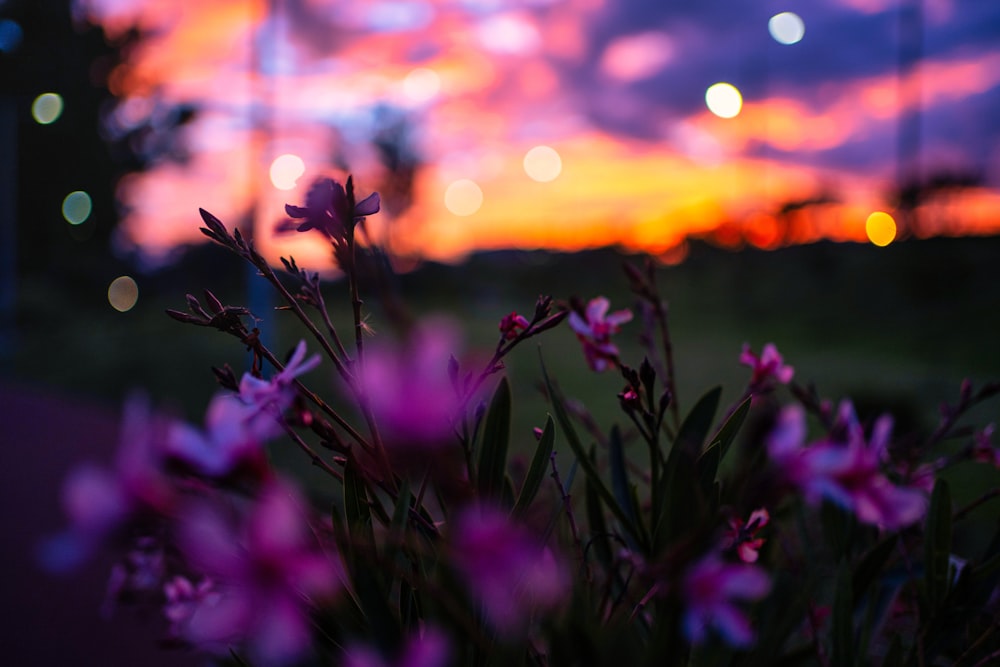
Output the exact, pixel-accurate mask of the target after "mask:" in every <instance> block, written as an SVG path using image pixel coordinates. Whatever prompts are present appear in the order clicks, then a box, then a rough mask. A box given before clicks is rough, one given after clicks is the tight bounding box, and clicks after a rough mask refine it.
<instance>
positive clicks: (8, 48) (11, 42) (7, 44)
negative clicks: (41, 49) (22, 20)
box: [0, 19, 24, 53]
mask: <svg viewBox="0 0 1000 667" xmlns="http://www.w3.org/2000/svg"><path fill="white" fill-rule="evenodd" d="M23 35H24V31H23V30H22V29H21V26H20V24H18V23H17V22H16V21H11V20H10V19H0V52H2V53H14V51H17V47H19V46H20V45H21V37H22V36H23Z"/></svg>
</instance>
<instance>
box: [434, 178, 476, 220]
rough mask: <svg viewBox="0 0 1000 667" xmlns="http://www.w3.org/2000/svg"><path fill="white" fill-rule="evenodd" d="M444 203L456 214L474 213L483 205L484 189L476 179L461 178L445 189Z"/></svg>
mask: <svg viewBox="0 0 1000 667" xmlns="http://www.w3.org/2000/svg"><path fill="white" fill-rule="evenodd" d="M444 205H445V208H447V209H448V210H449V211H451V212H452V213H453V214H455V215H458V216H463V217H464V216H467V215H472V214H473V213H475V212H476V211H478V210H479V208H480V207H481V206H482V205H483V191H482V189H481V188H480V187H479V185H477V184H476V182H475V181H471V180H469V179H467V178H460V179H458V180H457V181H454V182H452V183H451V185H449V186H448V189H447V190H445V193H444Z"/></svg>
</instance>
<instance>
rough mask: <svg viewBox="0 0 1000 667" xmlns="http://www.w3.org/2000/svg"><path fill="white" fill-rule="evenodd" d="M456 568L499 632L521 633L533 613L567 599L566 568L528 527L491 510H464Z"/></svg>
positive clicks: (456, 534) (456, 539)
mask: <svg viewBox="0 0 1000 667" xmlns="http://www.w3.org/2000/svg"><path fill="white" fill-rule="evenodd" d="M452 541H453V544H454V548H455V564H456V566H457V568H458V570H459V572H460V573H461V575H462V578H463V579H464V580H465V584H466V586H467V587H468V589H469V592H470V594H471V595H472V598H473V599H474V600H475V601H477V602H478V603H479V604H481V605H482V608H483V612H484V614H485V616H486V618H487V620H488V621H489V622H490V624H491V625H492V626H493V627H494V628H495V629H496V631H497V632H498V633H500V634H501V635H504V636H508V637H509V636H512V635H517V634H520V633H523V632H524V631H526V630H527V626H528V624H529V623H530V621H531V617H532V615H533V614H535V613H542V612H546V611H551V610H553V609H555V608H556V607H557V606H558V605H559V604H560V603H562V602H563V601H564V600H565V599H567V596H568V595H569V587H570V581H569V576H568V575H567V572H566V569H565V568H564V567H563V566H562V564H561V563H559V562H558V560H557V559H556V557H555V555H554V554H553V553H552V551H551V550H549V549H548V548H547V547H546V546H545V545H544V544H543V543H542V542H541V540H539V539H538V538H536V536H535V535H533V534H532V533H531V532H530V531H529V530H528V528H526V527H525V526H522V525H520V524H517V523H514V522H513V521H511V520H510V519H509V518H508V517H507V514H506V513H504V512H501V511H499V510H494V509H489V508H471V509H468V510H466V511H465V512H464V513H463V514H462V515H461V516H459V517H458V520H457V521H456V522H455V525H454V526H453V531H452Z"/></svg>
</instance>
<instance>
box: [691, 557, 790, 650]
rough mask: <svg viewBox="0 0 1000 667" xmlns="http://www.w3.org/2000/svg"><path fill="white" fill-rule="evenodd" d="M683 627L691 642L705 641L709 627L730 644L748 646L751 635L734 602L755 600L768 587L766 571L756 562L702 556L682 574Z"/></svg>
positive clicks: (747, 623) (769, 588) (764, 593)
mask: <svg viewBox="0 0 1000 667" xmlns="http://www.w3.org/2000/svg"><path fill="white" fill-rule="evenodd" d="M681 590H682V594H683V596H684V603H685V611H684V621H683V622H684V630H685V632H686V633H687V636H688V639H689V640H691V642H693V643H695V644H698V643H701V642H702V641H704V640H705V637H706V634H707V631H708V629H709V628H713V629H715V630H716V631H718V632H719V634H720V635H721V636H722V638H723V639H724V640H725V641H726V643H728V644H731V645H732V646H749V645H750V644H751V643H753V639H754V634H753V630H752V629H751V628H750V621H749V620H748V619H747V617H746V616H745V615H744V613H743V612H742V611H741V610H740V609H739V607H737V606H736V604H735V602H737V601H747V602H750V601H754V600H759V599H761V598H763V597H764V596H765V595H767V594H768V592H770V590H771V580H770V577H768V575H767V573H766V572H765V571H764V570H763V569H761V568H760V567H757V566H755V565H745V564H743V563H727V562H725V561H723V560H722V559H721V558H719V556H718V555H717V554H715V553H710V554H709V555H707V556H705V557H704V558H702V559H701V560H700V561H698V562H697V563H695V564H694V565H693V566H692V567H691V569H690V570H688V572H687V573H686V574H685V576H684V581H683V583H682V585H681Z"/></svg>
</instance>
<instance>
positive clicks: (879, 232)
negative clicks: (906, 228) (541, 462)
mask: <svg viewBox="0 0 1000 667" xmlns="http://www.w3.org/2000/svg"><path fill="white" fill-rule="evenodd" d="M865 234H867V235H868V240H869V241H871V242H872V243H873V244H875V245H877V246H879V247H880V248H881V247H885V246H887V245H889V244H890V243H892V242H893V240H895V238H896V221H895V220H893V219H892V216H891V215H889V214H888V213H885V212H884V211H875V212H874V213H872V214H871V215H869V216H868V219H867V220H865Z"/></svg>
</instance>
